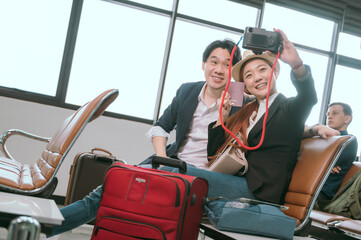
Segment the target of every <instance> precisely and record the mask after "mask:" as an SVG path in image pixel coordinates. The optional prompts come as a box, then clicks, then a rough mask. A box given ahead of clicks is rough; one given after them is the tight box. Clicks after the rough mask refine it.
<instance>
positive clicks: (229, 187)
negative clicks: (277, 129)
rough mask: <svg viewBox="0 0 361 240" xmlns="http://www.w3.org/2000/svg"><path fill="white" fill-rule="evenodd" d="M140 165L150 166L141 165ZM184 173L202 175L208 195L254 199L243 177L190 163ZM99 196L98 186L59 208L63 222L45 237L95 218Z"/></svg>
mask: <svg viewBox="0 0 361 240" xmlns="http://www.w3.org/2000/svg"><path fill="white" fill-rule="evenodd" d="M142 167H150V166H149V165H142ZM160 169H161V170H165V171H168V172H178V169H176V168H172V167H161V168H160ZM186 174H187V175H191V176H197V177H202V178H205V179H206V180H207V181H208V197H218V196H222V197H225V198H228V199H234V198H240V197H244V198H251V199H256V198H255V196H254V195H253V194H252V192H251V190H250V189H249V187H248V185H247V180H246V178H245V177H238V176H233V175H229V174H222V173H217V172H211V171H207V170H203V169H199V168H195V167H193V166H191V165H187V173H186ZM101 196H102V188H101V186H99V187H97V188H96V189H94V190H93V192H91V193H89V195H87V196H86V197H84V198H83V199H82V200H79V201H76V202H74V203H72V204H70V205H68V206H66V207H63V208H61V209H60V212H61V214H62V215H63V217H64V222H63V224H62V225H61V226H56V227H54V229H53V232H52V234H51V235H47V237H50V236H52V235H56V234H60V233H63V232H66V231H69V230H71V229H74V228H77V227H79V226H81V225H83V224H85V223H88V222H89V221H91V220H93V219H95V218H96V215H97V211H98V209H99V205H100V200H101Z"/></svg>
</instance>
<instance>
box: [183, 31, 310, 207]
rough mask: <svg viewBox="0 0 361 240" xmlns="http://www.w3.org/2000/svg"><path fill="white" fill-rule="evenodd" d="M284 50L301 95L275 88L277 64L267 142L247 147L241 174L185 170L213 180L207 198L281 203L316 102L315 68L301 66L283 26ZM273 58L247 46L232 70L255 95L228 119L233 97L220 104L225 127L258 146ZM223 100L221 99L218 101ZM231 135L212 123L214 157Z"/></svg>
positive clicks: (210, 147)
mask: <svg viewBox="0 0 361 240" xmlns="http://www.w3.org/2000/svg"><path fill="white" fill-rule="evenodd" d="M275 31H277V32H279V33H280V34H281V36H282V38H283V40H282V43H283V49H282V52H281V54H280V60H282V61H283V62H285V63H287V64H289V65H290V66H291V68H292V72H291V79H292V83H293V84H294V86H295V87H296V89H297V96H296V97H292V98H286V97H285V96H284V95H282V94H281V93H278V92H277V87H276V80H277V77H278V74H279V71H280V67H279V64H278V63H277V65H276V66H275V70H274V74H273V80H272V82H271V87H270V97H269V103H268V108H269V113H268V117H267V122H266V132H265V137H264V141H263V144H262V145H261V146H260V147H259V148H258V149H256V150H250V151H247V152H246V154H245V156H246V158H247V160H248V165H249V166H248V167H249V169H248V172H247V173H246V174H245V175H243V176H242V177H239V176H233V175H226V174H221V173H215V172H209V171H205V170H201V169H195V168H192V167H189V168H188V171H187V174H189V175H194V176H200V177H204V178H206V179H207V180H208V182H209V193H208V196H209V197H217V196H223V197H226V198H239V197H248V198H253V199H260V200H265V201H270V202H274V203H283V202H284V195H285V193H286V192H287V190H288V185H289V182H290V180H291V176H292V171H293V168H294V166H295V164H296V161H297V155H298V151H299V148H300V144H301V139H302V133H303V130H304V124H305V121H306V119H307V117H308V115H309V113H310V111H311V109H312V107H313V105H314V104H316V102H317V96H316V91H315V88H314V83H313V78H312V76H311V70H310V68H309V67H308V66H305V65H303V62H302V60H301V58H300V57H299V55H298V53H297V50H296V48H295V47H294V45H293V44H292V43H291V42H290V41H289V40H288V39H287V37H286V35H285V34H284V33H283V32H282V31H281V30H275ZM274 60H275V57H274V55H270V54H269V53H263V54H261V55H255V54H253V52H250V51H249V50H248V51H245V54H244V57H243V60H241V61H240V62H238V63H237V64H236V65H235V66H234V67H233V69H232V76H233V78H234V79H235V80H236V81H242V82H244V83H245V91H247V92H248V93H249V94H252V95H254V96H255V97H256V100H254V101H253V102H251V103H249V104H247V105H246V106H245V107H243V108H242V109H241V110H240V111H238V112H237V113H235V114H234V115H232V116H231V117H229V118H228V119H227V116H228V113H229V110H230V106H231V99H230V97H229V95H228V94H227V95H226V98H225V101H224V103H223V108H222V116H223V120H224V121H225V123H226V127H227V128H228V129H230V130H231V131H232V132H233V133H237V132H239V131H240V132H241V135H242V139H243V142H244V143H245V144H246V145H248V146H256V145H258V143H259V142H260V139H261V135H262V128H263V126H262V125H263V119H264V113H265V111H266V106H265V105H266V97H267V91H268V84H269V79H270V75H271V70H272V66H273V64H274ZM218 104H219V105H220V100H219V101H218ZM231 140H232V136H231V135H230V134H228V133H227V134H226V133H225V131H224V129H223V128H222V126H220V121H219V119H218V120H217V122H213V123H211V124H210V125H209V136H208V155H209V156H210V159H211V161H212V160H214V158H215V156H216V155H217V153H219V152H220V151H222V150H223V149H224V148H225V147H226V146H227V145H228V143H229V142H230V141H231Z"/></svg>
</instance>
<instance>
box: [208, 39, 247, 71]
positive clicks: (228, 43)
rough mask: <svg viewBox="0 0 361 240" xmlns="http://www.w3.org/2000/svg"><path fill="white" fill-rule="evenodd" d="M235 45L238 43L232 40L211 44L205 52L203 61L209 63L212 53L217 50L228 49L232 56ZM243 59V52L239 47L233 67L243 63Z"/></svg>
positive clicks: (235, 52)
mask: <svg viewBox="0 0 361 240" xmlns="http://www.w3.org/2000/svg"><path fill="white" fill-rule="evenodd" d="M235 45H236V43H235V42H233V41H232V40H230V39H224V40H216V41H214V42H212V43H211V44H209V45H208V47H207V48H206V50H204V52H203V59H202V61H203V62H207V59H208V57H209V55H211V52H212V51H213V50H214V49H216V48H222V49H227V50H228V52H229V54H232V50H233V48H234V46H235ZM241 59H242V56H241V50H240V49H239V47H238V46H237V48H236V50H235V51H234V55H233V60H232V66H234V65H235V64H236V63H237V62H239V61H241Z"/></svg>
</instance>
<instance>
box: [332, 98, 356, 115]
mask: <svg viewBox="0 0 361 240" xmlns="http://www.w3.org/2000/svg"><path fill="white" fill-rule="evenodd" d="M335 105H340V106H342V108H343V113H344V114H345V115H349V116H351V117H352V109H351V107H350V105H348V104H347V103H343V102H333V103H330V104H329V105H328V107H332V106H335Z"/></svg>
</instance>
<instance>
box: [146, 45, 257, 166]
mask: <svg viewBox="0 0 361 240" xmlns="http://www.w3.org/2000/svg"><path fill="white" fill-rule="evenodd" d="M235 45H236V44H235V43H234V42H232V41H230V40H223V41H220V40H217V41H214V42H212V43H211V44H210V45H209V46H207V48H206V49H205V51H204V53H203V58H202V69H203V71H204V74H205V79H206V81H199V82H190V83H184V84H182V85H181V86H180V88H179V89H178V90H177V93H176V96H175V97H174V98H173V100H172V103H171V104H170V105H169V106H168V107H167V108H166V109H165V111H164V113H163V115H162V116H161V117H160V118H159V120H158V121H157V122H156V123H155V124H154V126H153V127H152V128H151V129H150V131H149V132H148V133H147V136H148V138H149V139H150V140H151V141H152V143H153V146H154V149H155V152H156V155H158V156H163V157H172V158H180V159H182V160H184V161H186V162H188V163H189V164H192V165H195V166H197V167H200V168H202V166H204V164H205V163H207V162H208V161H207V152H206V148H207V141H208V130H207V127H208V124H209V123H210V122H212V121H215V120H216V119H217V118H218V108H217V106H216V102H217V99H219V98H220V97H221V94H222V92H223V90H224V88H225V86H226V83H227V81H228V77H229V75H228V67H229V62H230V58H231V53H232V50H233V48H234V46H235ZM240 59H241V54H240V50H239V48H238V47H237V48H236V50H235V53H234V56H233V61H232V66H233V65H234V64H235V63H237V62H238V61H239V60H240ZM251 99H253V98H252V97H249V96H246V95H244V98H243V103H244V104H245V103H247V102H249V101H250V100H251ZM239 109H240V107H232V110H231V113H230V114H233V113H234V112H236V111H237V110H239ZM173 130H176V141H175V142H174V143H172V144H169V145H168V146H166V144H167V138H168V136H169V133H170V132H171V131H173ZM151 158H152V157H150V158H148V159H147V160H145V161H144V162H142V163H141V164H145V163H149V162H150V160H151Z"/></svg>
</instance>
